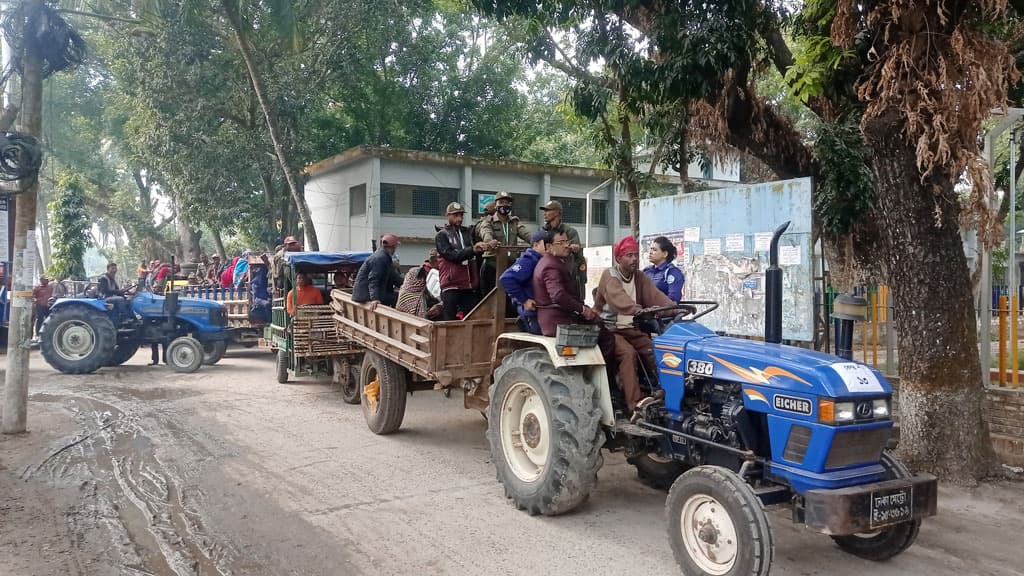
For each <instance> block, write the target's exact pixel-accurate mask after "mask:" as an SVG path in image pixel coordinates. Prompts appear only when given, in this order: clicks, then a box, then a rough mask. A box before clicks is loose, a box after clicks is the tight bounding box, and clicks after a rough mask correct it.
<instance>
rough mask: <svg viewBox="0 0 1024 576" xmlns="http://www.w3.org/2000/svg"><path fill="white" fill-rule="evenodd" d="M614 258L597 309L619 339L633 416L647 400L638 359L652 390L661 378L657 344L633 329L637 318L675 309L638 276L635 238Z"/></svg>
mask: <svg viewBox="0 0 1024 576" xmlns="http://www.w3.org/2000/svg"><path fill="white" fill-rule="evenodd" d="M612 255H613V256H614V258H615V263H614V264H613V265H612V267H611V268H609V269H607V270H605V271H604V272H603V273H602V274H601V280H600V282H599V283H598V285H597V290H596V291H595V293H594V309H596V310H598V311H599V312H600V313H601V320H603V321H604V325H605V327H606V328H608V330H609V331H610V332H611V333H612V335H613V336H614V337H615V347H614V356H615V360H616V362H617V363H618V368H619V381H620V382H621V384H622V391H623V393H625V395H626V406H627V407H628V408H629V410H630V412H632V411H633V410H635V409H636V407H637V404H639V403H640V402H641V400H642V398H643V392H641V390H640V379H639V376H638V375H637V371H636V361H637V359H638V358H639V359H640V361H642V362H643V363H644V368H646V369H647V373H648V375H649V376H650V379H651V380H652V382H651V384H652V386H653V385H654V381H655V379H656V378H657V374H658V366H657V363H656V362H655V359H654V343H653V342H652V341H651V337H650V336H649V335H648V334H647V333H645V332H644V331H642V330H640V329H639V328H637V327H635V326H634V325H633V315H634V314H636V313H637V312H639V311H640V310H642V309H644V308H651V307H654V306H671V305H672V304H674V302H672V300H671V299H670V298H669V297H668V296H666V295H665V294H664V293H663V292H662V291H661V290H658V287H657V286H655V284H654V282H652V281H651V279H650V278H648V277H647V275H646V274H643V273H637V262H638V261H639V260H640V246H639V245H638V244H637V242H636V240H635V239H633V237H632V236H627V237H625V238H623V239H622V240H619V241H618V243H616V244H615V246H614V247H613V249H612Z"/></svg>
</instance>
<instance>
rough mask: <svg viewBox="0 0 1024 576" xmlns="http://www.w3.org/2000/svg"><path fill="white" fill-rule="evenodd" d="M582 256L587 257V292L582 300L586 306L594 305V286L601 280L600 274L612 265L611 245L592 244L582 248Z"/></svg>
mask: <svg viewBox="0 0 1024 576" xmlns="http://www.w3.org/2000/svg"><path fill="white" fill-rule="evenodd" d="M583 257H584V258H586V259H587V293H586V294H585V295H584V298H583V300H584V302H586V303H587V306H593V305H594V294H593V290H594V288H597V283H598V282H600V281H601V274H603V273H604V271H605V270H607V269H609V268H611V267H612V247H611V246H593V247H590V248H584V249H583Z"/></svg>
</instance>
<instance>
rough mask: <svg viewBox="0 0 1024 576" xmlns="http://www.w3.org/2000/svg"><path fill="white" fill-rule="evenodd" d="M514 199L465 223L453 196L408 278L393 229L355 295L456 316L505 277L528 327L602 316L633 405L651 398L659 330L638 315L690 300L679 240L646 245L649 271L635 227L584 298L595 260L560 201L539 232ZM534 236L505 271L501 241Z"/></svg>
mask: <svg viewBox="0 0 1024 576" xmlns="http://www.w3.org/2000/svg"><path fill="white" fill-rule="evenodd" d="M512 204H513V201H512V195H511V194H508V193H506V192H501V193H499V194H497V196H496V198H495V201H494V203H493V205H491V204H488V205H487V206H485V210H484V213H483V214H481V218H480V220H479V221H478V222H477V223H476V224H475V225H474V226H472V227H470V226H467V225H466V224H465V215H466V209H465V207H464V206H463V205H462V204H461V203H459V202H452V203H451V204H449V205H448V207H447V210H446V211H445V212H446V218H447V223H446V225H445V226H444V227H441V228H439V229H438V232H437V236H436V237H435V241H434V243H435V248H434V250H431V252H430V254H429V256H428V257H427V259H426V260H425V261H424V262H423V263H422V264H419V265H417V266H414V267H412V268H411V269H410V270H409V271H408V272H407V273H406V274H405V276H404V278H403V277H402V275H401V274H400V273H399V272H398V267H397V263H396V262H395V261H394V254H395V251H396V250H397V248H398V246H399V245H400V244H401V242H400V239H399V237H398V236H396V235H395V234H385V235H384V236H383V237H381V242H380V247H379V248H378V249H377V250H376V252H374V254H373V255H372V256H371V257H370V258H369V259H368V260H367V261H366V262H365V263H364V264H363V265H362V267H361V268H360V269H359V273H358V275H357V276H356V280H355V285H354V287H353V292H352V299H353V301H355V302H362V303H368V304H370V305H371V306H378V305H385V306H391V307H395V308H397V309H399V310H401V311H403V312H407V313H410V314H415V315H417V316H421V317H424V318H428V319H431V320H458V319H462V318H465V317H466V316H467V315H468V314H469V313H470V311H471V310H472V309H473V308H474V307H475V306H476V305H477V303H478V302H479V301H480V299H481V298H482V297H484V296H486V295H487V294H488V293H490V291H491V289H493V288H494V287H495V285H496V283H498V282H500V283H501V285H502V287H503V288H504V290H505V293H506V294H507V295H508V297H509V302H510V304H512V306H511V307H510V308H512V309H514V311H515V313H516V314H518V324H519V327H520V329H521V330H523V331H524V332H530V333H533V334H543V335H544V336H555V335H556V332H557V329H558V326H559V325H566V324H580V323H593V324H598V325H600V326H601V330H600V335H599V338H598V345H599V346H600V348H601V351H602V353H603V354H604V355H605V356H606V357H608V358H609V359H614V361H615V362H614V363H615V365H616V366H617V370H618V375H619V380H620V382H621V384H622V387H623V391H624V393H625V397H626V405H627V408H628V410H629V411H630V412H632V411H633V410H635V409H637V407H640V406H642V405H643V403H644V402H646V401H647V400H646V399H645V397H644V395H643V392H642V389H641V385H640V378H639V375H638V372H637V363H638V362H639V363H641V364H642V365H643V366H644V368H645V369H646V370H647V373H648V374H651V375H655V374H657V367H656V364H655V358H654V349H653V342H652V341H651V337H650V335H649V334H648V333H647V332H646V331H644V330H641V329H640V328H638V327H636V326H635V325H634V322H633V319H634V315H635V314H637V313H638V312H640V311H641V310H643V309H646V308H652V307H658V306H670V305H672V304H674V303H676V302H678V301H680V300H681V299H682V293H683V285H684V283H685V276H684V275H683V272H682V271H681V270H680V269H679V268H678V267H677V266H676V265H675V263H674V260H675V258H676V247H675V246H674V245H673V244H672V243H671V242H670V241H669V240H668V239H667V238H665V237H663V236H659V237H658V238H655V239H654V240H653V241H652V243H651V246H650V249H649V251H648V260H649V262H650V264H651V265H650V266H649V267H647V268H645V269H644V270H643V271H642V273H641V271H640V266H639V264H640V246H639V244H638V243H637V241H636V240H635V239H634V238H633V237H631V236H627V237H626V238H623V239H621V240H619V241H618V242H617V243H616V244H615V245H614V247H613V257H614V264H613V266H612V267H611V268H609V269H608V270H605V271H604V272H603V273H602V275H601V278H600V281H599V282H598V285H597V286H596V287H595V288H594V289H593V296H594V300H593V302H594V305H593V307H591V306H588V305H587V304H586V302H585V294H586V284H587V274H586V272H587V263H586V260H585V258H584V256H583V247H582V245H581V244H580V236H579V233H578V232H577V231H576V230H575V229H574V228H573V227H571V226H569V225H568V224H566V223H565V222H563V221H562V205H561V204H560V203H559V202H557V201H550V202H547V203H545V204H544V205H543V206H541V208H540V209H541V210H542V211H543V213H544V224H543V226H542V227H541V228H539V229H537V230H535V231H533V232H531V231H530V230H529V229H527V227H526V226H525V225H523V224H522V223H521V222H520V221H519V219H518V218H517V217H516V216H515V215H514V214H513V211H512ZM520 242H522V244H520ZM527 244H528V246H529V247H528V248H526V250H525V251H523V253H522V254H521V255H520V256H519V258H518V259H517V260H516V261H515V263H513V264H512V265H511V266H510V267H509V268H508V269H507V270H505V271H504V272H503V273H502V275H501V276H500V278H497V277H496V276H497V268H496V252H495V251H496V249H497V248H498V247H499V246H512V247H514V246H519V245H527Z"/></svg>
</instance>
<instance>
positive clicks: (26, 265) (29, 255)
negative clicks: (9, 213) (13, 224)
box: [21, 230, 36, 288]
mask: <svg viewBox="0 0 1024 576" xmlns="http://www.w3.org/2000/svg"><path fill="white" fill-rule="evenodd" d="M21 283H22V284H24V285H25V286H26V287H28V288H31V287H33V286H35V285H36V233H35V231H34V230H29V231H28V232H26V233H25V255H24V256H23V257H22V260H21Z"/></svg>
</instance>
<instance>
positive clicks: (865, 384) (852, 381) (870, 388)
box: [832, 362, 883, 393]
mask: <svg viewBox="0 0 1024 576" xmlns="http://www.w3.org/2000/svg"><path fill="white" fill-rule="evenodd" d="M832 369H833V370H835V371H836V373H838V374H839V377H840V378H842V379H843V383H844V384H846V389H847V390H848V391H850V392H854V393H857V392H882V391H883V390H882V384H881V383H880V382H879V381H878V378H877V377H875V373H874V372H872V371H871V369H870V368H868V367H867V366H865V365H863V364H857V363H856V362H838V363H836V364H833V365H832Z"/></svg>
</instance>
